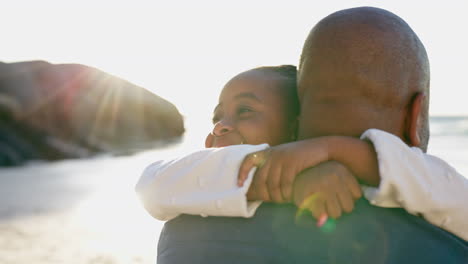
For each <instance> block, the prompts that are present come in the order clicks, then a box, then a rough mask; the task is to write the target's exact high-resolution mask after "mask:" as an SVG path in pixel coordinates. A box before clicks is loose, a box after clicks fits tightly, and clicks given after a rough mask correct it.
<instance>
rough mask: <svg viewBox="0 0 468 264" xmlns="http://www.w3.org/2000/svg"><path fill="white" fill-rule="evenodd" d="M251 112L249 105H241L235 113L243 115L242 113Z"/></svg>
mask: <svg viewBox="0 0 468 264" xmlns="http://www.w3.org/2000/svg"><path fill="white" fill-rule="evenodd" d="M252 112H253V110H252V109H251V108H249V107H244V106H243V107H239V108H238V109H237V115H239V116H243V115H246V114H249V113H252Z"/></svg>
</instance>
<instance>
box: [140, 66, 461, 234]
mask: <svg viewBox="0 0 468 264" xmlns="http://www.w3.org/2000/svg"><path fill="white" fill-rule="evenodd" d="M295 76H296V72H295V67H294V66H279V67H262V68H257V69H253V70H250V71H247V72H244V73H241V74H239V75H237V76H236V77H234V78H233V79H231V80H230V81H229V82H228V83H227V84H226V86H225V87H224V88H223V91H222V93H221V95H220V98H219V103H218V105H217V106H216V107H215V111H214V118H213V123H214V128H213V132H212V133H211V134H210V135H208V137H207V139H206V142H205V145H206V146H207V147H208V149H205V150H202V151H198V152H194V153H192V154H190V155H188V156H186V157H183V158H180V159H177V160H173V161H169V162H163V161H159V162H156V163H154V164H151V165H150V166H149V167H148V168H146V170H145V171H144V172H143V175H142V176H141V178H140V180H139V182H138V184H137V186H136V191H137V193H138V194H139V195H140V197H141V200H142V202H143V204H144V206H145V208H146V209H147V210H148V212H149V213H150V214H151V215H153V216H154V217H155V218H157V219H160V220H170V219H172V218H174V217H176V216H178V215H179V214H182V213H184V214H200V215H212V216H242V217H251V216H252V215H253V214H254V212H255V210H256V208H258V206H259V205H260V203H261V202H260V201H259V200H263V201H275V202H289V201H293V202H294V203H295V204H296V205H297V206H298V207H300V208H305V209H308V210H310V211H311V213H312V214H313V215H314V216H315V217H316V218H319V220H320V222H323V220H324V216H327V215H328V216H331V217H334V218H337V217H339V216H340V215H341V213H342V212H343V211H344V212H350V211H351V210H352V209H353V204H354V201H355V200H356V199H357V198H359V197H360V196H361V189H360V186H359V184H358V180H359V181H360V182H362V183H364V184H367V185H375V186H377V185H379V184H380V186H386V187H385V189H382V188H372V187H364V195H365V197H366V198H367V199H369V200H370V202H371V203H372V204H374V205H377V206H384V207H403V208H405V209H406V210H407V211H408V212H410V213H412V214H421V215H422V216H423V217H424V218H425V219H426V220H427V221H429V222H431V223H432V224H434V225H437V226H440V227H441V228H444V229H446V230H447V231H449V232H452V233H454V234H456V235H457V236H459V237H461V238H463V239H464V240H467V239H468V223H467V222H466V221H465V220H466V217H467V216H468V212H467V208H466V206H465V205H464V201H465V200H466V193H467V191H468V181H467V180H466V179H465V178H464V177H463V176H461V175H460V174H458V173H457V172H456V171H455V170H454V169H453V168H451V167H450V166H449V165H448V164H446V163H445V162H443V161H441V160H440V159H437V158H435V157H432V156H430V155H426V154H424V153H422V152H421V151H420V150H419V149H417V148H410V147H408V146H407V145H406V144H404V143H403V142H402V141H401V140H400V139H399V138H397V137H395V136H393V135H391V134H388V133H386V132H383V131H379V130H375V129H371V130H368V131H366V132H365V133H364V134H363V135H362V139H364V140H359V139H356V138H350V137H336V136H331V137H321V138H314V139H309V140H303V141H296V142H291V141H294V140H295V133H296V126H297V115H298V100H297V95H296V86H295V83H296V79H295ZM369 142H371V143H372V144H370V143H369ZM265 143H266V144H265ZM234 145H235V146H234ZM227 146H229V147H227ZM269 146H272V147H269ZM374 149H375V150H374ZM376 152H377V155H376ZM395 153H398V156H396V155H395ZM390 157H391V158H392V159H395V158H397V159H399V162H400V163H401V164H400V167H399V168H393V167H388V166H386V162H387V161H388V160H389V159H390ZM377 158H378V163H377ZM328 160H336V161H338V162H341V163H343V164H344V165H346V166H347V167H348V168H349V169H350V170H351V171H352V172H353V174H354V175H355V177H356V178H357V180H356V178H355V177H354V176H353V175H352V174H350V173H349V172H348V171H347V170H342V171H339V172H336V171H332V172H331V173H330V175H327V176H325V177H323V176H316V175H308V174H307V173H306V171H304V170H305V169H307V168H309V167H312V166H315V165H317V164H319V163H321V162H325V161H328ZM408 160H409V161H410V162H411V163H410V162H408ZM251 168H257V172H255V169H254V170H251ZM402 172H403V173H405V175H402V174H401V173H402ZM442 172H444V174H442ZM254 174H255V176H254ZM298 174H299V175H298ZM379 174H380V175H379ZM297 175H298V176H297ZM437 175H447V178H442V179H441V178H437V177H438V176H437ZM403 178H404V180H403ZM380 179H382V180H385V181H386V182H385V184H383V182H382V183H381V182H380ZM252 181H253V183H252ZM399 181H402V182H406V183H408V182H410V183H411V184H408V185H402V184H399V183H398V182H399ZM431 181H433V182H431ZM389 182H390V184H389ZM251 184H252V186H250V185H251ZM262 185H263V186H262ZM265 186H267V188H265ZM249 187H250V189H249ZM262 187H263V188H262ZM262 189H263V191H261V192H260V191H259V192H257V190H262ZM266 189H268V191H267V192H265V190H266ZM447 190H449V191H448V192H449V193H450V194H451V195H450V197H448V196H446V195H444V192H447ZM246 197H247V198H249V199H246ZM248 200H256V201H248ZM421 201H423V202H424V203H421ZM421 205H423V206H421Z"/></svg>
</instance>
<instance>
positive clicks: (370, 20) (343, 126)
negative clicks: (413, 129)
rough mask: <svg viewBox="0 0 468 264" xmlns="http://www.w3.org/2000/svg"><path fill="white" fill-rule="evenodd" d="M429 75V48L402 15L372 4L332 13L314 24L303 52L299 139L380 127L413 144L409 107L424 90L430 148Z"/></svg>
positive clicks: (422, 122) (422, 125)
mask: <svg viewBox="0 0 468 264" xmlns="http://www.w3.org/2000/svg"><path fill="white" fill-rule="evenodd" d="M429 77H430V75H429V61H428V58H427V54H426V51H425V48H424V46H423V44H422V43H421V41H420V40H419V38H418V37H417V36H416V34H415V33H414V31H413V30H412V29H411V28H410V27H409V25H408V24H407V23H406V22H405V21H403V20H402V19H401V18H400V17H398V16H396V15H395V14H393V13H390V12H388V11H386V10H383V9H378V8H371V7H360V8H352V9H347V10H342V11H339V12H336V13H333V14H331V15H329V16H327V17H325V18H324V19H323V20H321V21H320V22H319V23H318V24H317V25H316V26H315V27H314V28H313V29H312V31H311V32H310V34H309V36H308V38H307V40H306V42H305V44H304V48H303V51H302V55H301V61H300V64H299V72H298V89H299V90H298V91H299V98H300V100H301V105H302V109H301V110H302V111H301V118H300V124H301V127H300V131H299V137H300V138H307V137H313V136H321V135H330V134H340V135H349V136H359V135H360V134H361V133H363V132H364V131H365V130H367V129H368V128H379V129H382V130H385V131H388V132H390V133H393V134H395V135H397V136H399V137H401V138H402V139H403V140H405V141H407V142H408V139H407V137H408V135H406V132H405V128H406V127H407V125H408V113H410V112H411V107H412V105H413V102H414V99H415V97H416V96H417V95H418V94H425V96H426V97H425V99H424V102H423V104H422V107H421V111H420V112H421V113H420V117H421V118H420V119H418V120H419V121H418V122H419V128H418V130H419V131H418V133H419V135H420V136H422V137H424V139H422V140H421V141H422V142H421V144H420V147H421V148H423V149H425V148H426V146H427V140H428V135H429V132H428V131H429V130H428V129H429V128H428V124H427V112H428V98H429Z"/></svg>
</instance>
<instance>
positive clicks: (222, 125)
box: [213, 121, 234, 137]
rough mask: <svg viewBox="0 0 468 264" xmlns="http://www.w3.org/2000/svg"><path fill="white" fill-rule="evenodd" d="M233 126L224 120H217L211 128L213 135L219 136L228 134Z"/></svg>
mask: <svg viewBox="0 0 468 264" xmlns="http://www.w3.org/2000/svg"><path fill="white" fill-rule="evenodd" d="M233 129H234V128H233V126H232V125H231V124H229V123H228V122H226V121H219V122H218V123H216V124H215V126H214V128H213V135H215V136H217V137H220V136H222V135H225V134H228V133H229V132H231V131H232V130H233Z"/></svg>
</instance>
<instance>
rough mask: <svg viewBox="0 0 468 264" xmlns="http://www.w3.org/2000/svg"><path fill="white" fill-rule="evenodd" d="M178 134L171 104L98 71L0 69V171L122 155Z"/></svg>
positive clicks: (33, 65) (179, 124) (42, 65)
mask: <svg viewBox="0 0 468 264" xmlns="http://www.w3.org/2000/svg"><path fill="white" fill-rule="evenodd" d="M184 131H185V130H184V125H183V117H182V116H181V115H180V113H179V111H178V110H177V108H176V107H175V106H174V105H173V104H171V103H169V102H168V101H166V100H164V99H162V98H161V97H159V96H157V95H155V94H153V93H151V92H149V91H148V90H146V89H144V88H142V87H138V86H136V85H134V84H132V83H130V82H127V81H125V80H122V79H120V78H117V77H115V76H112V75H110V74H107V73H105V72H102V71H100V70H98V69H95V68H91V67H88V66H84V65H79V64H50V63H47V62H44V61H30V62H17V63H2V62H0V166H9V165H18V164H21V163H22V162H24V161H27V160H32V159H43V160H58V159H65V158H82V157H89V156H91V155H94V154H97V153H104V152H108V153H114V154H122V153H124V154H128V153H133V152H135V151H138V150H143V149H149V148H153V147H155V146H156V145H159V144H160V143H161V142H172V141H174V140H178V139H180V136H181V135H182V134H183V133H184Z"/></svg>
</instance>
